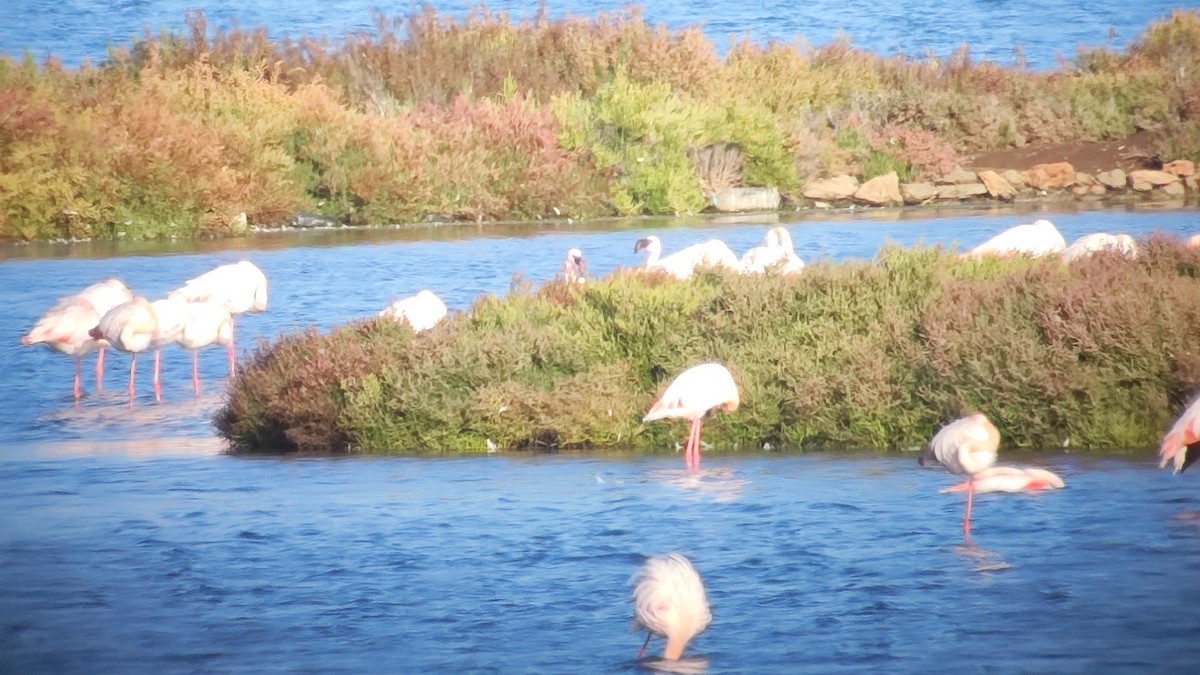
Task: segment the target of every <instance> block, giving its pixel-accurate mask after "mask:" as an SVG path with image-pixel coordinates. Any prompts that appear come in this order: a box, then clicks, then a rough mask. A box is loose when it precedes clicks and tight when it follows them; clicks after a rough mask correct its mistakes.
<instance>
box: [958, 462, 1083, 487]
mask: <svg viewBox="0 0 1200 675" xmlns="http://www.w3.org/2000/svg"><path fill="white" fill-rule="evenodd" d="M973 482H974V484H975V494H983V493H987V492H1040V491H1043V490H1061V489H1062V488H1064V487H1066V483H1065V482H1063V479H1062V478H1061V477H1060V476H1059V475H1058V474H1056V473H1054V472H1053V471H1047V470H1046V469H1037V468H1033V467H1015V466H993V467H991V468H990V469H984V470H983V471H980V472H979V473H977V474H975V477H974V481H973ZM966 489H967V484H966V483H960V484H958V485H954V486H952V487H948V488H945V489H943V490H942V492H945V493H952V492H963V491H965V490H966Z"/></svg>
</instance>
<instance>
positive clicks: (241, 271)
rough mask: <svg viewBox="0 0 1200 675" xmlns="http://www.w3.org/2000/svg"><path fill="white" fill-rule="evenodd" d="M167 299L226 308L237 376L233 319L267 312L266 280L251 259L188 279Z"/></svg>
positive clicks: (231, 363) (232, 366)
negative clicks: (229, 320) (248, 313)
mask: <svg viewBox="0 0 1200 675" xmlns="http://www.w3.org/2000/svg"><path fill="white" fill-rule="evenodd" d="M167 297H168V298H172V299H179V300H184V301H187V302H207V301H210V300H212V301H216V302H220V303H222V304H224V305H225V310H226V311H228V312H229V315H230V317H231V322H230V324H229V325H230V335H231V337H230V340H229V376H230V377H233V376H235V375H236V374H237V350H236V348H235V347H234V342H233V337H232V335H233V333H232V331H233V326H234V323H233V321H232V319H233V318H236V317H237V316H238V315H239V314H245V313H247V312H263V311H266V309H267V277H266V275H265V274H263V273H262V270H260V269H258V267H256V266H255V265H254V263H252V262H250V261H249V260H243V261H241V262H239V263H236V264H232V265H221V266H220V267H217V268H216V269H213V270H210V271H208V272H205V273H204V274H201V275H200V276H198V277H196V278H195V279H189V280H188V281H187V283H185V284H184V285H183V287H182V288H179V289H176V290H174V291H172V292H171V293H170V294H168V295H167Z"/></svg>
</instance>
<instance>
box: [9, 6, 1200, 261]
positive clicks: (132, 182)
mask: <svg viewBox="0 0 1200 675" xmlns="http://www.w3.org/2000/svg"><path fill="white" fill-rule="evenodd" d="M190 28H191V30H190V34H188V35H161V36H149V35H148V36H147V37H146V39H145V40H143V41H140V42H138V43H136V44H135V45H133V46H132V47H131V48H129V49H121V50H116V51H114V52H113V53H112V54H111V56H110V58H109V59H108V60H107V61H106V62H105V63H104V64H102V65H100V66H84V67H81V68H79V69H75V70H67V69H64V68H62V67H61V66H60V65H58V64H57V63H56V62H54V61H53V60H50V61H48V62H46V63H44V64H41V65H38V64H36V63H34V62H33V60H32V58H30V57H26V58H25V59H24V60H14V59H12V58H9V57H0V241H25V240H34V239H54V238H120V237H127V238H151V237H196V236H223V235H229V234H238V233H240V232H242V231H244V229H245V228H246V227H247V226H267V227H269V226H275V225H280V224H283V223H286V222H288V220H289V219H290V218H291V217H292V216H293V215H294V214H296V213H298V212H310V213H321V214H325V215H327V216H330V217H333V218H335V219H337V220H338V221H340V222H344V223H351V224H382V223H391V222H405V221H412V220H418V219H421V218H423V217H426V216H427V215H436V216H438V217H443V218H455V219H469V220H488V219H528V218H536V217H552V216H559V215H566V216H571V217H587V216H591V215H601V214H618V213H620V214H629V213H673V212H687V211H695V210H698V209H700V208H703V207H704V205H705V204H706V203H707V201H706V200H707V199H708V197H709V195H708V194H706V192H705V191H706V189H709V188H711V187H712V185H711V184H712V183H713V181H712V180H709V177H707V176H705V175H702V174H703V172H700V173H698V172H697V169H696V164H695V162H694V160H695V157H696V152H697V151H698V150H702V149H703V148H704V147H706V146H709V145H710V144H722V143H723V144H736V145H737V146H739V147H740V148H741V150H742V151H743V152H744V154H745V156H744V162H743V164H742V166H740V168H737V169H735V170H733V171H732V172H731V174H730V175H729V176H726V178H728V179H729V180H731V181H732V182H733V183H734V184H736V183H737V182H742V183H744V184H746V185H750V186H756V185H760V186H774V187H778V188H779V189H780V190H781V192H783V193H784V194H785V196H792V197H794V196H795V195H796V194H797V193H798V190H799V189H800V188H801V186H802V184H803V182H804V181H806V180H810V179H813V178H817V177H821V176H827V175H831V174H834V173H839V172H848V173H852V174H855V175H858V176H860V177H862V178H870V177H873V176H875V175H879V174H884V173H887V172H889V171H893V170H894V171H897V172H898V173H899V174H900V176H901V177H902V178H905V179H909V178H918V177H922V176H928V175H932V174H938V173H942V172H945V171H946V170H948V169H950V168H952V167H953V166H954V165H955V164H956V163H957V160H958V157H959V155H961V154H964V153H971V152H977V151H981V150H989V149H996V148H1004V147H1011V146H1018V145H1026V144H1032V143H1058V142H1072V141H1089V140H1102V139H1114V138H1123V137H1124V136H1126V135H1128V134H1130V133H1132V132H1134V131H1136V130H1138V129H1152V130H1155V131H1156V132H1157V134H1158V138H1159V144H1160V147H1159V148H1158V155H1159V159H1165V160H1170V159H1178V158H1192V159H1200V67H1198V66H1200V12H1196V11H1180V12H1176V13H1174V14H1172V15H1171V16H1170V17H1169V18H1166V19H1164V20H1162V21H1159V22H1155V23H1153V24H1151V25H1150V26H1149V27H1148V28H1147V30H1146V32H1145V33H1144V34H1143V35H1142V36H1141V37H1140V39H1139V40H1138V41H1136V42H1134V43H1133V44H1131V45H1130V46H1129V47H1128V48H1127V49H1126V50H1125V51H1124V52H1121V53H1116V52H1113V51H1111V50H1108V49H1103V48H1101V49H1092V50H1081V52H1080V54H1079V56H1078V58H1077V59H1076V61H1075V63H1074V64H1064V66H1063V67H1062V68H1061V69H1059V70H1058V71H1056V72H1049V73H1031V72H1028V71H1026V70H1025V69H1023V68H1021V67H1019V66H1018V67H1008V68H1005V67H1000V66H997V65H995V64H992V63H974V62H972V60H971V58H970V53H969V51H968V50H967V49H966V48H965V47H964V48H963V49H962V50H960V51H959V52H958V53H956V54H955V55H953V56H952V57H950V58H945V59H941V58H932V57H931V58H919V59H918V58H906V57H889V58H881V57H878V56H874V55H870V54H865V53H862V52H859V51H857V50H855V49H854V48H853V47H851V46H850V45H848V44H845V43H834V44H830V45H827V46H824V47H821V48H817V49H812V48H809V47H807V46H804V45H803V44H801V43H797V44H794V45H787V44H779V43H772V44H768V45H761V44H756V43H752V42H748V41H742V42H736V43H734V44H732V45H731V47H730V49H729V50H728V53H727V55H726V56H725V57H724V58H719V57H718V56H717V54H716V51H715V49H714V48H713V46H712V44H711V43H709V42H708V41H707V39H706V38H705V37H704V35H703V34H702V33H701V32H700V30H699V29H696V28H691V29H686V30H682V31H677V32H670V31H667V30H666V29H664V28H661V27H654V26H649V25H646V24H645V23H644V21H643V20H642V17H641V15H640V13H638V11H637V10H632V9H631V10H628V11H626V12H625V13H623V14H619V15H601V16H598V17H596V18H594V19H563V20H557V21H547V20H544V19H539V20H535V21H530V22H521V23H517V24H514V23H512V22H510V21H509V20H508V19H507V18H506V17H504V16H503V15H493V14H491V13H489V12H488V11H487V10H486V9H482V8H481V9H477V10H475V11H473V12H472V13H471V14H470V15H469V16H468V17H467V18H465V19H463V20H462V21H454V20H448V19H445V18H443V17H439V16H437V15H436V14H433V13H432V12H429V11H426V12H422V13H417V14H415V15H413V16H411V17H407V18H402V19H388V18H386V17H383V16H379V17H377V30H376V32H375V34H373V35H367V36H364V35H354V36H347V37H345V38H343V39H341V40H336V41H329V40H315V39H308V38H304V39H299V40H282V41H271V40H268V39H267V38H266V37H265V31H263V30H262V29H258V30H253V31H242V30H233V31H230V32H220V33H214V32H211V31H209V30H208V29H207V26H206V25H205V23H204V20H203V17H202V16H199V15H196V16H193V17H192V18H191V21H190ZM242 214H245V216H244V218H243V216H242Z"/></svg>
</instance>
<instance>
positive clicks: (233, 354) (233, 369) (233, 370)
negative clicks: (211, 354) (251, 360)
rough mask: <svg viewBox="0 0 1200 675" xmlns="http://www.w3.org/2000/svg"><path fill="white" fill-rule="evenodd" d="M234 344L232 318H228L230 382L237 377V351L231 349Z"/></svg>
mask: <svg viewBox="0 0 1200 675" xmlns="http://www.w3.org/2000/svg"><path fill="white" fill-rule="evenodd" d="M234 343H235V340H234V332H233V317H232V316H230V317H229V379H231V380H232V379H233V378H234V377H236V376H237V350H236V349H234V347H233V345H234Z"/></svg>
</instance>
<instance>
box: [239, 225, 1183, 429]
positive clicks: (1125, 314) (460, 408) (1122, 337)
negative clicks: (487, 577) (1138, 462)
mask: <svg viewBox="0 0 1200 675" xmlns="http://www.w3.org/2000/svg"><path fill="white" fill-rule="evenodd" d="M1143 248H1144V249H1145V253H1144V255H1143V256H1142V257H1141V258H1140V259H1139V260H1137V261H1130V260H1126V259H1123V258H1119V257H1115V256H1111V255H1099V256H1096V257H1094V258H1091V259H1086V260H1082V261H1079V262H1077V263H1075V264H1072V265H1071V266H1070V267H1067V266H1064V265H1063V264H1062V263H1060V262H1059V261H1058V260H1057V259H1050V260H1027V259H1015V260H1007V261H1001V260H987V261H979V262H963V261H959V260H957V258H955V257H954V256H953V255H951V254H949V253H947V252H943V251H941V250H939V249H918V250H912V251H908V250H900V249H895V248H885V249H884V250H882V251H880V253H879V255H878V257H877V259H876V260H874V261H872V262H851V263H845V264H840V265H832V264H817V265H812V266H810V267H808V268H806V270H805V272H804V274H803V275H800V276H796V277H780V276H772V275H768V276H739V275H736V274H726V273H722V272H718V271H708V272H704V273H702V274H700V275H698V276H697V277H696V278H695V279H693V280H692V281H690V282H677V281H673V280H668V279H665V278H662V277H659V276H655V275H616V276H612V277H609V278H606V279H602V280H596V281H594V282H590V283H588V284H587V285H586V286H585V287H568V286H566V285H562V284H549V285H547V286H544V287H542V288H540V289H536V290H533V289H524V290H521V289H518V290H515V291H513V292H512V293H510V294H509V295H508V296H507V297H505V298H504V299H496V298H490V297H489V298H486V299H482V300H480V301H479V302H477V303H476V304H475V306H474V307H472V308H471V310H470V311H469V312H466V313H462V314H458V315H456V316H452V317H451V318H449V319H448V320H447V321H445V322H443V323H442V324H439V325H438V326H437V327H436V328H434V329H433V330H431V331H428V332H426V333H423V334H421V335H417V336H414V335H412V334H411V333H410V332H409V331H408V329H407V328H401V327H398V326H396V325H394V324H392V323H389V322H388V321H386V320H377V319H372V320H370V321H366V322H363V323H356V324H351V325H348V326H345V327H342V328H338V329H335V330H334V331H333V332H332V333H330V334H328V335H318V334H316V333H315V332H312V331H309V332H304V333H299V334H293V335H286V336H282V337H280V338H278V339H277V340H275V341H274V342H273V343H271V344H264V345H262V346H260V348H259V350H258V351H257V353H256V354H255V355H254V357H253V358H252V359H251V362H250V363H248V364H246V365H245V367H244V368H242V369H241V374H240V375H239V377H238V378H237V380H235V382H234V383H233V385H232V389H231V392H230V398H229V402H228V404H227V406H226V407H225V408H224V409H223V410H222V411H221V412H220V414H219V415H218V420H217V426H218V428H219V430H220V432H221V433H222V434H223V435H224V436H225V437H226V438H228V439H229V440H231V441H232V442H233V443H234V446H235V448H236V449H238V450H240V451H292V450H304V451H346V450H354V451H400V452H421V451H440V450H456V451H467V452H481V451H484V450H485V449H486V446H487V441H488V440H489V439H490V440H491V441H492V442H493V443H495V444H496V445H497V446H499V447H500V448H502V449H508V450H512V449H536V448H598V447H612V446H629V447H648V448H662V447H671V446H672V444H673V443H674V441H676V440H679V439H680V438H682V435H681V434H682V433H683V427H682V425H680V424H674V425H673V424H670V423H655V424H651V425H645V426H643V425H642V424H641V423H640V418H641V415H642V414H643V413H644V412H645V411H646V410H647V409H648V408H649V406H650V404H651V403H652V402H653V400H654V399H655V397H656V394H657V393H659V392H660V391H661V390H662V388H663V387H664V386H665V385H666V382H667V381H668V380H669V379H670V378H671V377H673V376H674V375H675V374H677V373H678V372H680V371H682V370H683V369H685V368H687V367H689V366H691V365H695V364H697V363H700V362H703V361H706V360H717V361H720V362H722V363H725V364H726V365H727V366H728V367H729V368H730V370H731V371H732V372H733V374H734V377H735V379H736V380H737V381H738V383H739V385H740V387H741V391H742V406H741V408H740V409H739V410H738V411H737V412H736V413H733V414H730V415H719V416H717V417H714V418H713V419H712V420H711V422H709V423H708V424H707V425H706V435H705V439H706V440H707V441H710V442H712V443H714V444H716V445H717V446H718V447H725V448H731V447H740V448H744V449H752V448H759V447H761V446H762V445H763V444H764V443H770V444H771V445H772V446H773V447H776V448H780V447H782V448H811V447H822V448H901V447H915V446H919V445H921V444H922V443H923V442H925V441H927V440H928V438H929V437H930V435H931V434H932V432H933V431H934V430H936V429H937V427H938V426H939V425H941V424H943V423H945V422H946V421H948V420H950V419H953V418H955V417H956V416H959V415H962V414H964V413H968V412H972V411H976V410H982V411H984V412H986V413H987V414H988V415H989V416H991V418H992V419H993V420H994V421H995V422H996V424H997V426H998V427H999V428H1000V430H1001V433H1002V435H1003V438H1004V442H1005V444H1006V445H1008V446H1021V447H1061V446H1063V445H1064V444H1067V443H1069V444H1070V446H1071V447H1072V448H1142V447H1147V446H1150V445H1152V444H1153V443H1154V442H1155V441H1156V440H1157V439H1158V438H1159V435H1160V434H1161V433H1162V430H1163V429H1164V428H1165V427H1166V426H1167V424H1168V423H1169V421H1170V418H1171V417H1172V415H1173V414H1175V413H1177V412H1178V411H1179V409H1180V406H1181V405H1182V403H1183V402H1184V400H1185V399H1186V398H1188V397H1189V396H1191V395H1192V394H1193V392H1195V391H1196V390H1197V389H1198V388H1200V347H1197V346H1196V344H1195V340H1194V336H1195V334H1196V332H1197V331H1198V330H1200V280H1198V279H1197V278H1196V271H1197V269H1200V253H1198V252H1197V251H1195V250H1192V249H1186V248H1181V247H1179V246H1177V245H1176V244H1175V243H1174V242H1172V241H1167V240H1164V239H1154V240H1152V241H1149V242H1144V246H1143Z"/></svg>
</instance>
